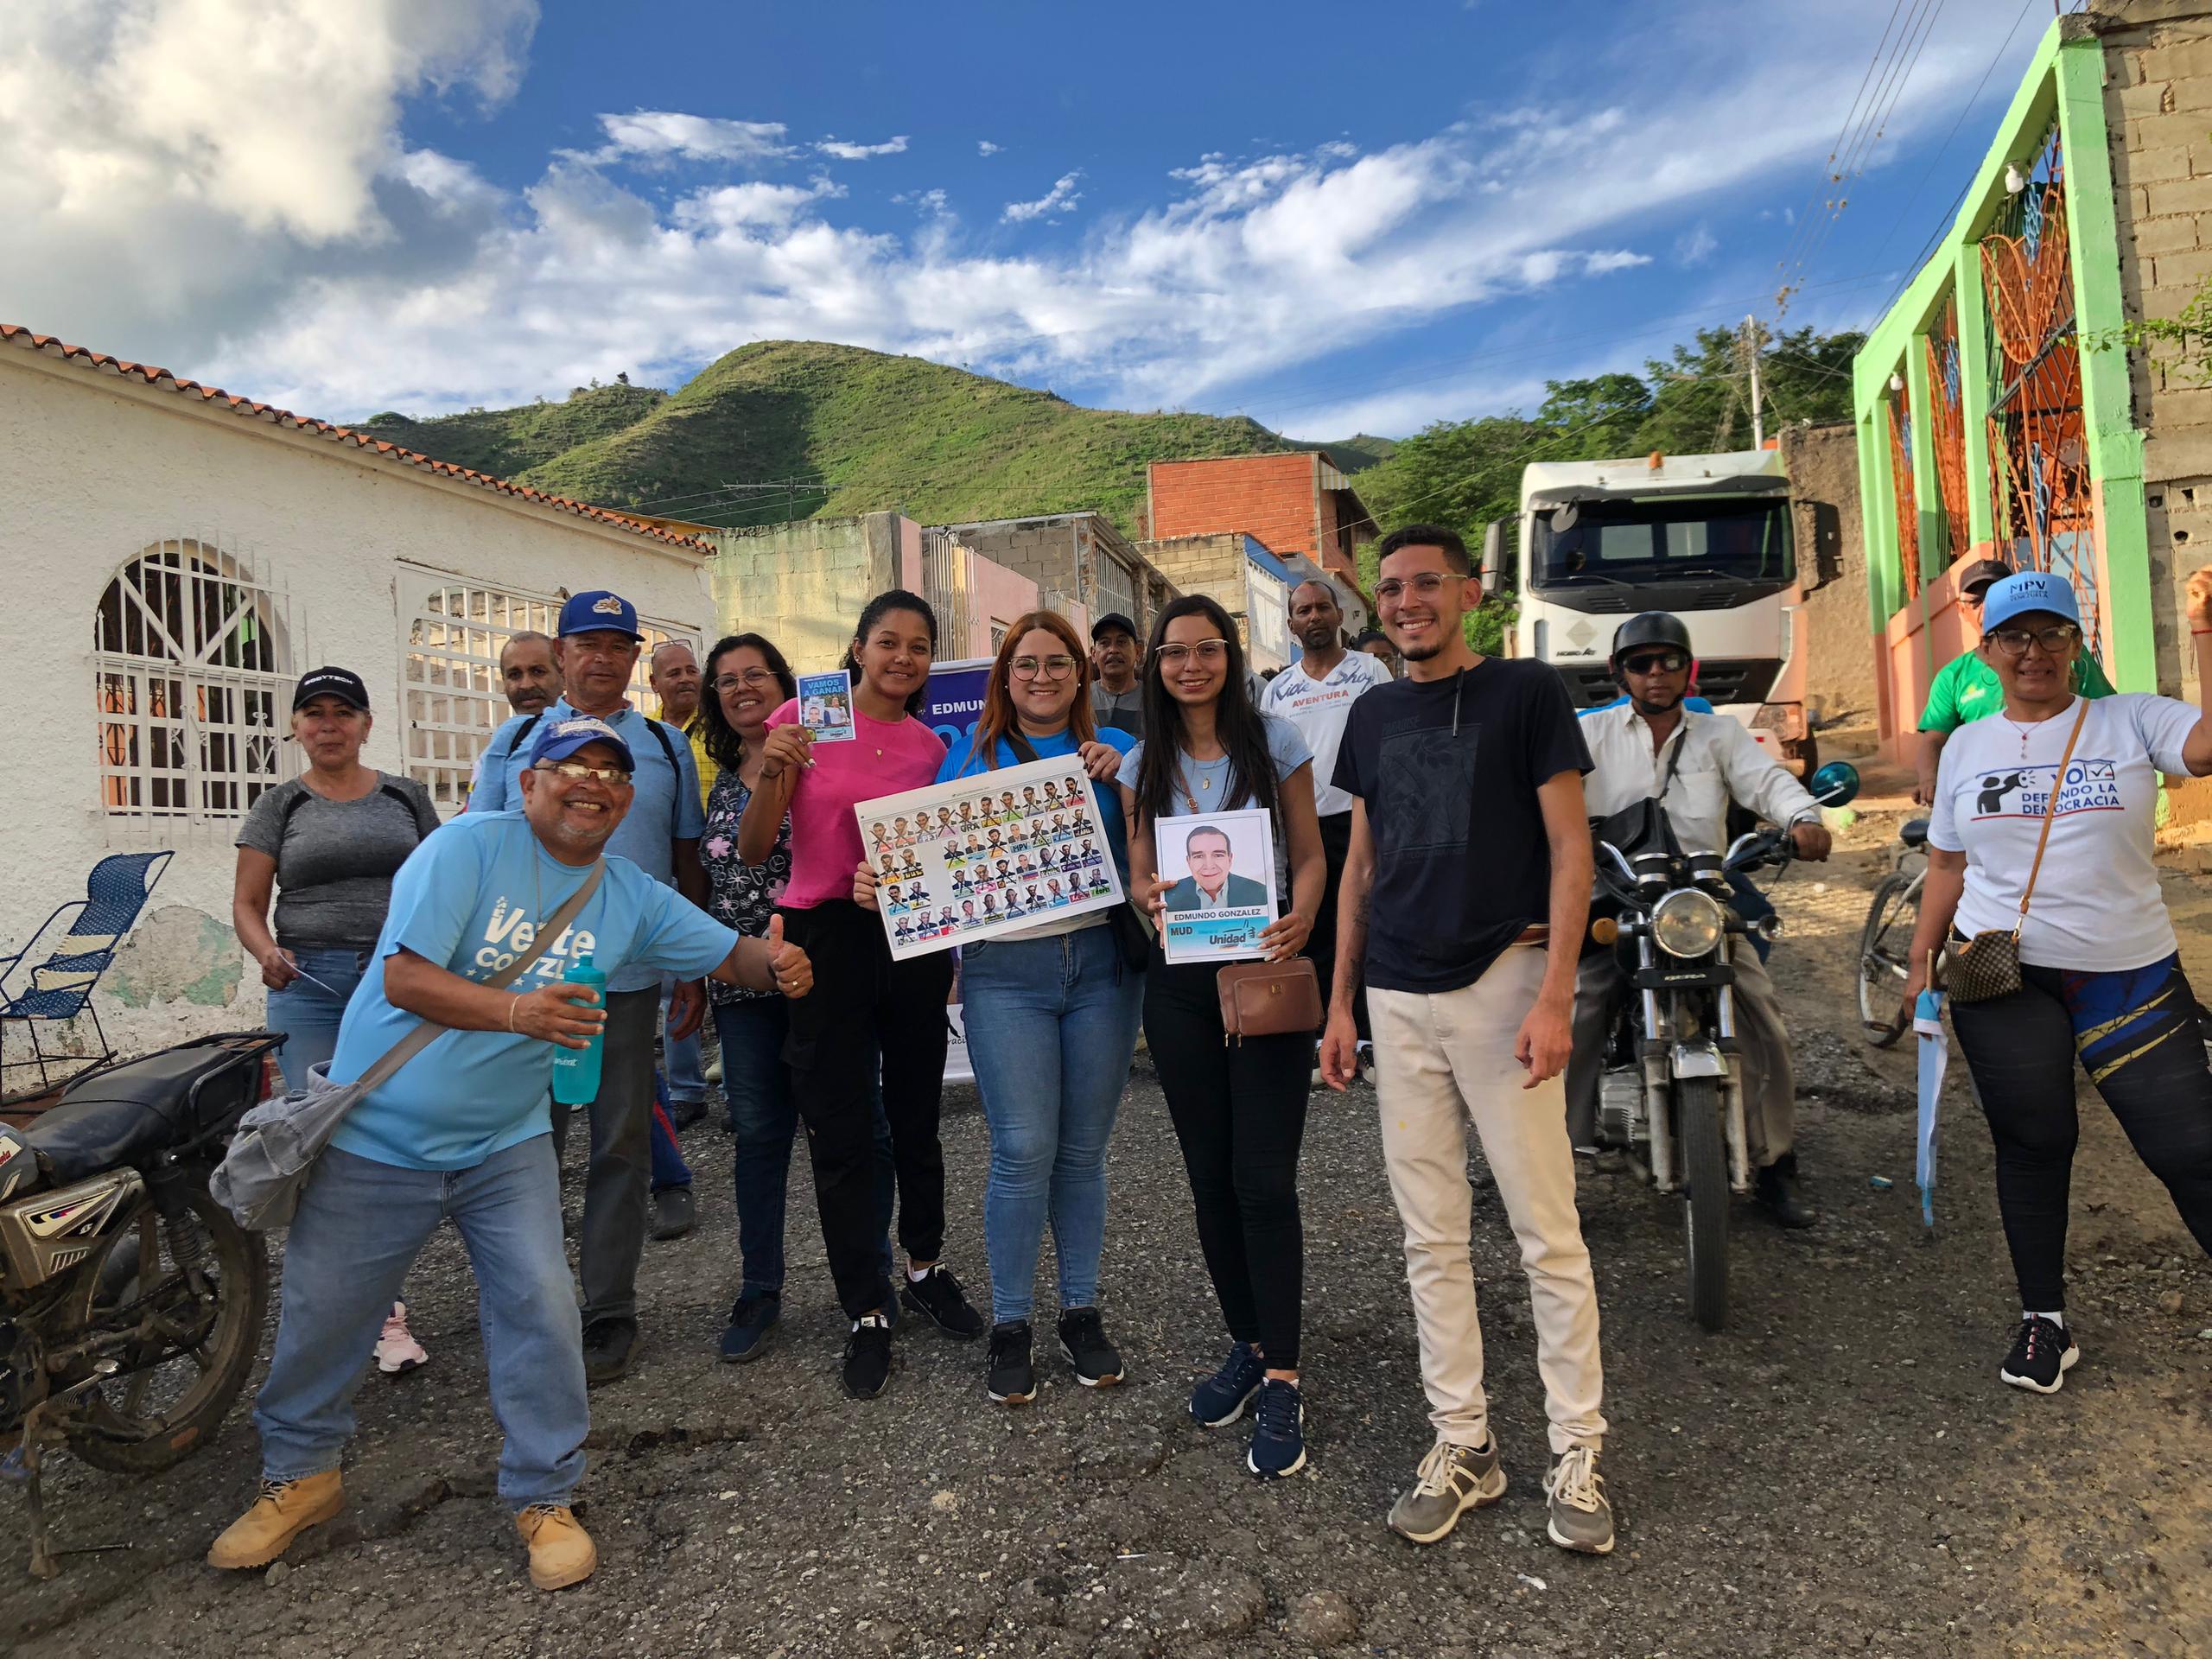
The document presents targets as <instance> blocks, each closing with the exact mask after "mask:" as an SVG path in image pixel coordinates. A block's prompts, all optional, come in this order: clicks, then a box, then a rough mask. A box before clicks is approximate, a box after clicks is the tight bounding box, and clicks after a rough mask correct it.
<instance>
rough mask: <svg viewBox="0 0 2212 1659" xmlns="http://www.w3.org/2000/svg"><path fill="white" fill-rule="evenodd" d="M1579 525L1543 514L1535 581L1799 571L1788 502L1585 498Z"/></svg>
mask: <svg viewBox="0 0 2212 1659" xmlns="http://www.w3.org/2000/svg"><path fill="white" fill-rule="evenodd" d="M1576 514H1577V516H1576V518H1575V521H1574V523H1573V524H1572V525H1570V526H1569V527H1568V528H1567V529H1565V530H1556V529H1554V527H1553V525H1554V517H1555V514H1554V512H1539V513H1538V514H1537V515H1536V534H1535V560H1534V561H1533V563H1534V570H1533V572H1532V574H1533V575H1534V578H1535V586H1537V587H1539V588H1566V587H1574V586H1577V585H1580V584H1581V583H1584V582H1589V583H1602V582H1628V583H1631V584H1634V585H1636V586H1639V587H1640V586H1643V584H1645V583H1648V582H1671V581H1684V582H1696V581H1700V580H1704V581H1710V580H1712V579H1713V578H1714V577H1716V576H1717V577H1719V578H1720V579H1721V580H1723V581H1727V580H1731V579H1732V580H1735V581H1738V582H1760V583H1765V582H1788V581H1789V579H1790V577H1791V575H1793V574H1794V572H1793V570H1792V569H1791V561H1790V549H1789V511H1788V504H1787V503H1786V502H1785V501H1784V500H1783V498H1781V497H1779V496H1776V497H1773V498H1770V499H1758V500H1745V499H1734V500H1725V501H1724V500H1713V499H1710V498H1708V499H1704V500H1685V501H1673V502H1668V501H1585V502H1579V503H1577V504H1576Z"/></svg>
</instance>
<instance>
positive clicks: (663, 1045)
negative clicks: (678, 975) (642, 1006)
mask: <svg viewBox="0 0 2212 1659" xmlns="http://www.w3.org/2000/svg"><path fill="white" fill-rule="evenodd" d="M674 984H675V982H674V981H673V980H671V981H670V982H668V983H667V984H664V985H663V986H662V987H661V993H660V1020H661V1028H660V1057H661V1059H662V1061H663V1062H664V1064H665V1065H667V1067H668V1098H669V1101H670V1103H671V1104H673V1105H677V1106H696V1105H697V1104H698V1103H700V1102H701V1101H702V1100H704V1099H706V1097H707V1071H706V1063H705V1062H704V1061H703V1060H702V1059H701V1058H700V1056H699V1033H697V1032H696V1031H695V1032H693V1033H691V1034H690V1036H689V1037H685V1038H683V1039H680V1040H679V1039H677V1038H674V1037H671V1036H670V1035H669V1034H668V999H669V993H670V991H671V988H673V987H674Z"/></svg>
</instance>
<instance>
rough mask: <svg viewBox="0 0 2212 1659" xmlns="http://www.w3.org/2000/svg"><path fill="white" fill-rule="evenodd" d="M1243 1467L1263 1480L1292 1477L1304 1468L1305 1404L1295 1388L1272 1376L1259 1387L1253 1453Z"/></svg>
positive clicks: (1253, 1423) (1249, 1454) (1246, 1455)
mask: <svg viewBox="0 0 2212 1659" xmlns="http://www.w3.org/2000/svg"><path fill="white" fill-rule="evenodd" d="M1244 1466H1245V1467H1246V1468H1247V1469H1249V1470H1250V1471H1252V1472H1253V1473H1254V1474H1255V1475H1257V1476H1259V1478H1261V1479H1262V1480H1275V1479H1278V1478H1281V1477H1282V1476H1284V1475H1294V1474H1296V1473H1297V1472H1298V1471H1300V1470H1301V1469H1303V1468H1304V1467H1305V1466H1306V1402H1305V1400H1304V1398H1303V1397H1302V1396H1301V1395H1300V1394H1299V1392H1298V1384H1297V1383H1286V1382H1285V1381H1283V1380H1282V1379H1281V1377H1277V1376H1271V1377H1269V1378H1268V1379H1267V1381H1266V1382H1264V1383H1261V1384H1260V1403H1259V1404H1258V1405H1257V1406H1256V1407H1255V1408H1253V1411H1252V1449H1251V1450H1250V1451H1249V1452H1246V1453H1245V1454H1244Z"/></svg>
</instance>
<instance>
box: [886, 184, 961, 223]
mask: <svg viewBox="0 0 2212 1659" xmlns="http://www.w3.org/2000/svg"><path fill="white" fill-rule="evenodd" d="M891 200H893V201H894V202H897V203H898V204H899V206H900V207H912V209H913V210H914V211H915V212H916V213H920V214H921V215H923V216H924V217H925V218H937V217H939V216H942V215H944V214H947V213H950V212H951V211H952V208H951V207H950V204H949V202H948V201H947V200H946V197H945V194H944V191H942V190H905V191H901V192H900V193H899V194H897V195H895V196H893V197H892V198H891Z"/></svg>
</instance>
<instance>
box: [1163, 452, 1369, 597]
mask: <svg viewBox="0 0 2212 1659" xmlns="http://www.w3.org/2000/svg"><path fill="white" fill-rule="evenodd" d="M1149 470H1150V477H1149V480H1148V493H1149V512H1148V515H1147V516H1148V518H1149V521H1150V524H1149V530H1148V532H1147V533H1148V535H1149V536H1150V537H1152V538H1153V539H1155V540H1165V539H1166V538H1168V537H1175V536H1211V535H1216V534H1218V533H1220V532H1222V531H1242V532H1243V533H1245V534H1247V535H1251V536H1256V537H1259V538H1260V539H1261V540H1262V542H1264V543H1267V544H1268V546H1269V547H1270V548H1273V549H1274V550H1275V551H1276V552H1277V553H1303V554H1304V555H1306V557H1308V558H1310V559H1312V560H1313V562H1314V563H1317V564H1319V565H1320V566H1321V568H1322V569H1325V570H1328V571H1331V572H1332V573H1334V574H1338V575H1342V576H1343V577H1344V580H1345V581H1346V582H1349V583H1351V585H1352V586H1354V587H1357V585H1358V575H1359V572H1358V565H1357V561H1356V560H1355V559H1354V558H1353V556H1352V548H1353V545H1354V544H1355V543H1357V542H1360V541H1363V540H1372V539H1373V538H1374V536H1375V534H1376V530H1375V523H1374V520H1373V519H1372V518H1370V517H1369V516H1368V512H1367V509H1366V507H1365V506H1363V505H1361V502H1360V499H1359V497H1358V496H1357V495H1355V494H1353V493H1352V487H1351V480H1349V479H1348V478H1346V477H1345V476H1344V474H1343V473H1342V472H1341V471H1340V470H1338V467H1337V464H1336V463H1335V462H1334V461H1331V460H1330V459H1329V457H1328V455H1327V454H1325V453H1324V452H1323V451H1321V450H1319V449H1307V450H1301V451H1297V452H1294V453H1292V454H1279V455H1223V456H1220V457H1218V458H1217V459H1215V460H1211V461H1154V462H1153V463H1152V465H1151V467H1150V469H1149Z"/></svg>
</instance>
